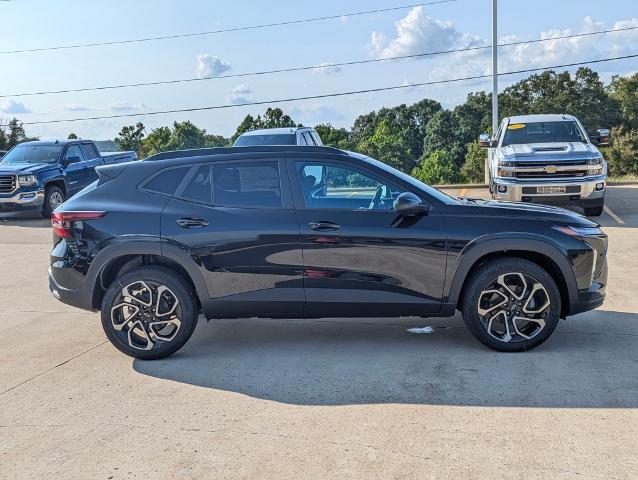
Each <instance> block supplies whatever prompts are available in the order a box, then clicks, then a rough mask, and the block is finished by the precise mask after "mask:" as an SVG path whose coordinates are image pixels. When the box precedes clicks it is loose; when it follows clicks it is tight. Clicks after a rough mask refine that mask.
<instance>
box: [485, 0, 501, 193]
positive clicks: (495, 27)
mask: <svg viewBox="0 0 638 480" xmlns="http://www.w3.org/2000/svg"><path fill="white" fill-rule="evenodd" d="M497 130H498V0H492V136H495V135H496V132H497ZM493 153H494V150H493V149H492V148H489V149H488V151H487V157H486V158H485V168H484V178H485V183H486V184H487V185H490V183H491V180H490V163H491V159H492V154H493ZM490 188H491V186H490ZM490 192H491V190H490Z"/></svg>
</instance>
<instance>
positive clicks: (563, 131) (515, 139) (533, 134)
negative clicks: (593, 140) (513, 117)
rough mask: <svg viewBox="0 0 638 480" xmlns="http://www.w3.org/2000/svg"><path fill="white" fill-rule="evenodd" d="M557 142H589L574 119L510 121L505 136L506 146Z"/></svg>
mask: <svg viewBox="0 0 638 480" xmlns="http://www.w3.org/2000/svg"><path fill="white" fill-rule="evenodd" d="M556 142H583V143H587V139H586V137H585V136H584V135H583V132H582V131H581V129H580V127H579V126H578V124H577V123H576V122H574V121H566V122H531V123H510V124H509V125H508V126H507V130H505V137H504V138H503V146H504V147H505V146H507V145H521V144H527V143H556Z"/></svg>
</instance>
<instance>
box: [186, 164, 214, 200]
mask: <svg viewBox="0 0 638 480" xmlns="http://www.w3.org/2000/svg"><path fill="white" fill-rule="evenodd" d="M179 196H180V197H181V198H183V199H185V200H191V201H194V202H198V203H207V204H210V203H212V201H213V188H212V182H211V166H210V165H200V166H199V167H195V171H194V173H193V175H192V176H191V177H190V179H189V180H188V181H187V183H186V187H185V188H184V190H182V193H181V194H180V195H179Z"/></svg>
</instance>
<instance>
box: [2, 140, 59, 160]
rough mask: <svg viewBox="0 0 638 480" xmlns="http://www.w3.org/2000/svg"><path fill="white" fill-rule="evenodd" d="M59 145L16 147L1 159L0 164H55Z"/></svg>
mask: <svg viewBox="0 0 638 480" xmlns="http://www.w3.org/2000/svg"><path fill="white" fill-rule="evenodd" d="M60 150H62V146H61V145H17V146H16V147H14V148H12V149H11V150H9V152H8V153H7V154H6V155H5V156H4V157H2V161H1V162H0V163H4V164H5V165H7V164H9V165H12V164H16V163H57V161H58V157H59V156H60Z"/></svg>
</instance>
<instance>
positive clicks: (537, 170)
mask: <svg viewBox="0 0 638 480" xmlns="http://www.w3.org/2000/svg"><path fill="white" fill-rule="evenodd" d="M587 169H588V165H587V160H558V161H555V162H552V161H549V162H516V172H515V176H516V178H520V179H521V180H543V179H546V180H547V179H561V178H580V177H586V176H587Z"/></svg>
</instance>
